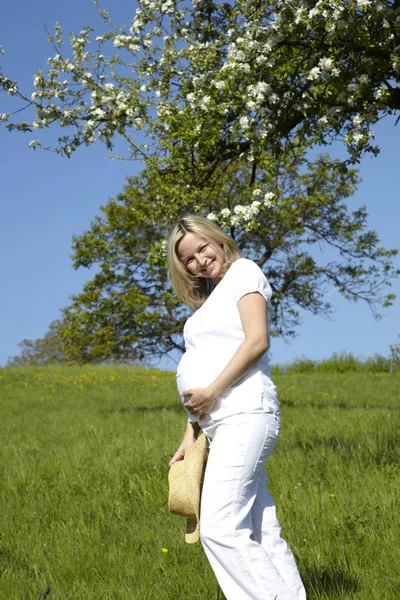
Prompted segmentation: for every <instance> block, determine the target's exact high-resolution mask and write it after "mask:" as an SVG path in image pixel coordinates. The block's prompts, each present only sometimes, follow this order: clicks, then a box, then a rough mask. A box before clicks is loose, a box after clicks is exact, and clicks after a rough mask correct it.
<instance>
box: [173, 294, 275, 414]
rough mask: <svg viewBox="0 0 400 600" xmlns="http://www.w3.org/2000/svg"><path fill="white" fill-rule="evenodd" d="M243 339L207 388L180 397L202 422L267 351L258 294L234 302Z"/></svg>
mask: <svg viewBox="0 0 400 600" xmlns="http://www.w3.org/2000/svg"><path fill="white" fill-rule="evenodd" d="M238 309H239V314H240V319H241V322H242V327H243V332H244V336H245V339H244V341H243V342H242V343H241V344H240V346H239V348H238V349H237V350H236V352H235V354H234V355H233V356H232V358H231V360H230V361H229V362H228V364H227V365H226V367H225V368H224V369H223V370H222V371H221V373H220V374H219V375H218V377H217V378H216V379H215V380H214V381H213V382H212V383H211V384H210V385H209V386H208V387H207V388H192V389H190V390H187V391H185V392H183V393H182V395H183V396H189V397H190V399H189V401H188V402H185V407H186V408H187V409H188V410H189V411H190V412H191V413H192V414H194V415H196V416H198V417H199V418H200V419H204V418H205V417H206V416H207V415H208V414H209V412H210V410H211V409H212V407H213V406H214V404H215V402H216V400H217V398H218V396H220V395H221V394H222V393H223V392H224V391H225V390H226V389H228V388H229V387H231V386H232V385H233V384H234V383H236V382H237V381H238V380H239V379H241V378H242V377H243V376H244V375H245V374H246V373H247V371H249V369H250V368H251V367H252V365H253V364H255V363H256V362H257V361H258V360H259V358H261V356H262V355H263V354H264V352H265V351H266V349H267V347H268V326H267V306H266V300H265V298H264V297H263V296H262V295H261V294H260V293H259V292H253V293H250V294H246V295H245V296H243V297H242V298H241V299H240V300H239V302H238Z"/></svg>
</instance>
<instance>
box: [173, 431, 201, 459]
mask: <svg viewBox="0 0 400 600" xmlns="http://www.w3.org/2000/svg"><path fill="white" fill-rule="evenodd" d="M199 433H200V427H199V425H198V424H197V423H190V421H188V423H187V425H186V431H185V434H184V436H183V440H182V441H181V443H180V444H179V448H178V449H177V451H176V452H175V454H174V455H173V457H172V458H171V460H170V461H169V467H170V468H171V467H172V465H173V464H174V463H176V462H177V461H178V460H183V459H184V456H185V453H186V450H187V449H188V448H190V446H192V445H193V444H194V443H195V441H196V440H197V437H198V435H199Z"/></svg>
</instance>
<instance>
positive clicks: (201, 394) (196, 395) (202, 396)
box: [182, 388, 216, 421]
mask: <svg viewBox="0 0 400 600" xmlns="http://www.w3.org/2000/svg"><path fill="white" fill-rule="evenodd" d="M182 396H186V397H187V398H189V400H188V401H187V402H185V408H187V409H188V411H189V412H190V414H192V415H194V416H195V417H197V418H198V419H199V420H200V421H202V420H204V419H205V418H206V417H207V416H208V415H209V414H210V410H211V409H212V407H213V406H214V404H215V401H216V398H215V397H214V396H213V395H212V394H211V392H210V391H209V390H208V388H191V389H190V390H186V391H185V392H182Z"/></svg>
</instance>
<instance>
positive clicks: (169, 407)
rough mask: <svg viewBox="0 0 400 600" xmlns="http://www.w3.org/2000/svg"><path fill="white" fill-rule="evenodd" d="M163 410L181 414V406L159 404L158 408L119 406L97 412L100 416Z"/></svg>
mask: <svg viewBox="0 0 400 600" xmlns="http://www.w3.org/2000/svg"><path fill="white" fill-rule="evenodd" d="M163 410H172V411H173V412H177V413H182V404H170V405H165V404H161V405H159V406H121V407H119V408H100V409H99V410H98V411H97V412H98V413H99V414H101V415H112V414H121V415H123V414H126V413H147V412H161V411H163Z"/></svg>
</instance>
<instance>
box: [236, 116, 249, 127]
mask: <svg viewBox="0 0 400 600" xmlns="http://www.w3.org/2000/svg"><path fill="white" fill-rule="evenodd" d="M239 124H240V127H241V128H242V129H243V130H244V131H245V130H246V129H249V127H250V123H249V117H247V116H246V115H245V116H244V117H241V119H240V120H239Z"/></svg>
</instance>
